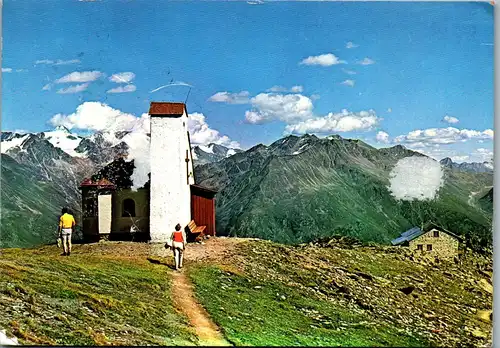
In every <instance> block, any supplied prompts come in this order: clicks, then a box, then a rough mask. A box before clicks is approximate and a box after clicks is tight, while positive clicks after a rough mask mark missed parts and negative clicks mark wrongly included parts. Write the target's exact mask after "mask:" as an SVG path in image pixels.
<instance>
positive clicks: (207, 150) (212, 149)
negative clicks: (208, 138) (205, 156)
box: [198, 145, 214, 154]
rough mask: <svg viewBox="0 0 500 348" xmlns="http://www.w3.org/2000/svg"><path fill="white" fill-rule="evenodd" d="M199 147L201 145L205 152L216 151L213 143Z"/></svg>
mask: <svg viewBox="0 0 500 348" xmlns="http://www.w3.org/2000/svg"><path fill="white" fill-rule="evenodd" d="M198 147H199V148H200V149H201V150H202V151H204V152H206V153H212V154H213V153H214V147H213V145H212V146H210V145H209V146H204V145H198Z"/></svg>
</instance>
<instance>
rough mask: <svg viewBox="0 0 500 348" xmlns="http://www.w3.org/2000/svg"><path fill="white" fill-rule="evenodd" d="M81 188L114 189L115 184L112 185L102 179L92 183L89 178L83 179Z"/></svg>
mask: <svg viewBox="0 0 500 348" xmlns="http://www.w3.org/2000/svg"><path fill="white" fill-rule="evenodd" d="M82 187H97V188H112V189H114V188H116V186H115V184H113V183H112V182H111V181H109V180H108V179H106V178H102V179H101V180H99V181H92V180H91V179H89V178H85V179H83V181H82V183H81V184H80V188H82Z"/></svg>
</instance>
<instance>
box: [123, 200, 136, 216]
mask: <svg viewBox="0 0 500 348" xmlns="http://www.w3.org/2000/svg"><path fill="white" fill-rule="evenodd" d="M122 217H135V202H134V200H133V199H130V198H127V199H125V200H124V201H123V211H122Z"/></svg>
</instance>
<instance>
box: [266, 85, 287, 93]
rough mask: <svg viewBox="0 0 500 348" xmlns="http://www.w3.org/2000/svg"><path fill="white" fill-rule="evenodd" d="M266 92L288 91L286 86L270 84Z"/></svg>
mask: <svg viewBox="0 0 500 348" xmlns="http://www.w3.org/2000/svg"><path fill="white" fill-rule="evenodd" d="M266 92H275V93H279V92H288V88H286V87H283V86H272V87H271V88H269V89H267V90H266Z"/></svg>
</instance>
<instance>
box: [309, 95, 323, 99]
mask: <svg viewBox="0 0 500 348" xmlns="http://www.w3.org/2000/svg"><path fill="white" fill-rule="evenodd" d="M320 98H321V96H320V95H319V94H312V95H311V100H318V99H320Z"/></svg>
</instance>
